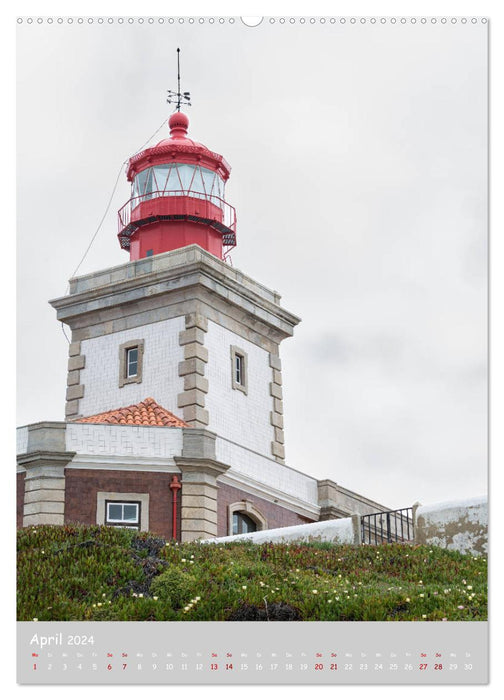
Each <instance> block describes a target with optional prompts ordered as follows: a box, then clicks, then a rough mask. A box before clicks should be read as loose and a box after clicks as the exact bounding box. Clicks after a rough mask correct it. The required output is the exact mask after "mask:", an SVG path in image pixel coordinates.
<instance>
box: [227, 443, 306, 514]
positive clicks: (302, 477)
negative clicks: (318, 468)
mask: <svg viewBox="0 0 504 700" xmlns="http://www.w3.org/2000/svg"><path fill="white" fill-rule="evenodd" d="M215 455H216V459H217V460H218V461H219V462H224V464H229V465H230V466H231V469H232V470H233V472H234V473H235V474H240V475H243V476H245V477H248V478H249V479H252V480H253V481H257V482H259V483H261V484H265V485H267V486H269V487H272V488H274V489H277V490H278V491H280V492H281V493H284V494H286V495H289V496H294V498H298V499H300V500H301V501H306V502H307V503H310V504H313V505H315V506H318V489H317V480H316V479H314V478H313V477H311V476H308V475H307V474H302V473H301V472H298V471H296V470H295V469H291V468H290V467H288V466H286V465H283V464H279V463H278V462H275V460H274V459H273V458H271V457H270V458H268V457H263V456H262V455H260V454H257V453H256V452H252V451H251V450H248V449H247V448H245V447H241V446H240V445H236V444H234V443H233V442H230V441H229V440H225V439H223V438H222V437H221V436H220V435H219V436H218V437H217V439H216V441H215Z"/></svg>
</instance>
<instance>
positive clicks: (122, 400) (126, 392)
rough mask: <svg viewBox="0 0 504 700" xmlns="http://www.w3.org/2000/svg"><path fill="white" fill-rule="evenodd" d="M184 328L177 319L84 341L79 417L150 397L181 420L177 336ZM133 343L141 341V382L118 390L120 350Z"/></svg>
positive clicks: (181, 384) (180, 357)
mask: <svg viewBox="0 0 504 700" xmlns="http://www.w3.org/2000/svg"><path fill="white" fill-rule="evenodd" d="M184 328H185V320H184V317H183V316H180V317H177V318H173V319H169V320H167V321H159V322H157V323H150V324H149V325H147V326H139V327H138V328H131V329H130V330H127V331H120V332H117V333H110V334H109V335H104V336H100V337H99V338H90V339H88V340H83V341H82V343H81V354H82V355H85V356H86V366H85V368H84V369H83V370H81V373H80V383H81V384H84V398H83V399H81V400H80V402H79V413H80V414H81V415H83V416H92V415H94V414H96V413H102V412H103V411H109V410H111V409H114V408H120V407H122V406H129V405H131V404H134V403H138V402H139V401H142V400H143V399H145V398H147V397H148V396H152V398H153V399H155V400H156V401H157V402H158V403H159V404H160V405H161V406H163V408H166V409H168V410H169V411H171V412H172V413H174V414H175V415H177V416H182V410H181V409H178V408H177V395H178V394H179V393H180V392H182V391H183V388H184V382H183V379H182V378H181V377H179V376H178V365H179V362H181V361H182V360H183V359H184V349H183V347H181V346H180V345H179V332H180V331H182V330H184ZM133 339H138V340H142V339H143V340H144V356H143V371H142V382H141V383H140V384H136V383H135V384H127V385H125V386H123V387H119V347H120V345H121V344H122V343H125V342H126V341H128V340H133Z"/></svg>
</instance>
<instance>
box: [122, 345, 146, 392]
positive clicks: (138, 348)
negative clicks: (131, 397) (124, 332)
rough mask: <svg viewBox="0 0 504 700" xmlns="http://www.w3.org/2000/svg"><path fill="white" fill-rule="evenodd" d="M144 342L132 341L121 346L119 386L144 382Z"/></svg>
mask: <svg viewBox="0 0 504 700" xmlns="http://www.w3.org/2000/svg"><path fill="white" fill-rule="evenodd" d="M143 351H144V341H143V340H130V341H128V342H127V343H123V344H122V345H120V346H119V386H120V387H122V386H124V385H125V384H132V383H135V382H136V383H138V384H139V383H140V382H141V381H142V361H143Z"/></svg>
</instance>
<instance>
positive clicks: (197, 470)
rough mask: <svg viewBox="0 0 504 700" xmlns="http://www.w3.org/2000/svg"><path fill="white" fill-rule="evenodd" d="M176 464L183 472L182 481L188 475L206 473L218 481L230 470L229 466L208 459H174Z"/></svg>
mask: <svg viewBox="0 0 504 700" xmlns="http://www.w3.org/2000/svg"><path fill="white" fill-rule="evenodd" d="M174 461H175V464H176V465H177V467H179V469H180V471H181V472H182V479H183V480H184V477H186V476H187V475H188V474H191V473H194V474H201V473H205V474H207V475H208V476H210V477H213V478H215V479H217V478H218V477H220V476H221V475H222V474H225V472H227V470H228V469H229V464H224V463H223V462H218V461H217V460H216V459H207V458H204V457H174Z"/></svg>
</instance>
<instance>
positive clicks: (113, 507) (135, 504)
mask: <svg viewBox="0 0 504 700" xmlns="http://www.w3.org/2000/svg"><path fill="white" fill-rule="evenodd" d="M105 525H113V526H114V527H127V528H131V529H134V530H139V529H140V502H139V501H106V502H105Z"/></svg>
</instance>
